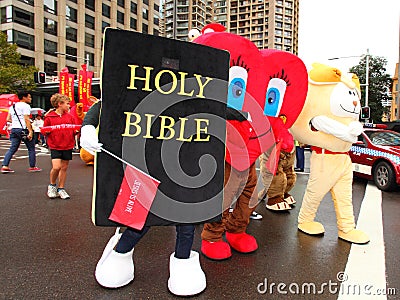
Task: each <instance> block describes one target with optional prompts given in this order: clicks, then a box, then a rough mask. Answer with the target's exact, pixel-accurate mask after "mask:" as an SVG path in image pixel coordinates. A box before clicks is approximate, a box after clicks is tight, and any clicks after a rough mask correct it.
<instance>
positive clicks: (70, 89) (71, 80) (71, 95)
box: [67, 74, 75, 107]
mask: <svg viewBox="0 0 400 300" xmlns="http://www.w3.org/2000/svg"><path fill="white" fill-rule="evenodd" d="M74 79H75V75H74V74H68V93H67V96H68V97H69V99H70V100H71V102H70V103H69V104H70V106H71V107H72V106H74V105H75V101H74Z"/></svg>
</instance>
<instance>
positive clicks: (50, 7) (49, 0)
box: [43, 0, 57, 15]
mask: <svg viewBox="0 0 400 300" xmlns="http://www.w3.org/2000/svg"><path fill="white" fill-rule="evenodd" d="M43 7H44V11H47V12H49V13H51V14H54V15H56V14H57V0H44V1H43Z"/></svg>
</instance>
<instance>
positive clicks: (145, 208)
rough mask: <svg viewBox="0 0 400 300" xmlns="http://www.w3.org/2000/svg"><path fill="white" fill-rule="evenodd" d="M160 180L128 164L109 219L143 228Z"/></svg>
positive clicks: (135, 227)
mask: <svg viewBox="0 0 400 300" xmlns="http://www.w3.org/2000/svg"><path fill="white" fill-rule="evenodd" d="M159 184H160V182H159V181H158V180H156V179H154V178H153V177H151V176H150V175H148V174H146V173H144V172H142V171H141V170H139V169H137V168H135V167H133V166H130V165H127V166H126V169H125V174H124V178H123V180H122V183H121V186H120V189H119V192H118V196H117V199H116V200H115V204H114V208H113V210H112V212H111V215H110V216H109V219H110V220H112V221H115V222H117V223H120V224H123V225H126V226H128V227H132V228H134V229H138V230H141V229H142V228H143V226H144V224H145V222H146V219H147V215H148V213H149V210H150V207H151V205H152V203H153V201H154V197H155V196H156V193H157V189H158V185H159Z"/></svg>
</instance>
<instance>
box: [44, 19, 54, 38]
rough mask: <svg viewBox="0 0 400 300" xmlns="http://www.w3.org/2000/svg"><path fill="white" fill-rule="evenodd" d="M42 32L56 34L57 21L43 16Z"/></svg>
mask: <svg viewBox="0 0 400 300" xmlns="http://www.w3.org/2000/svg"><path fill="white" fill-rule="evenodd" d="M44 32H46V33H50V34H52V35H57V22H56V21H54V20H51V19H47V18H44Z"/></svg>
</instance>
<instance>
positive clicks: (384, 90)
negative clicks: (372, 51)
mask: <svg viewBox="0 0 400 300" xmlns="http://www.w3.org/2000/svg"><path fill="white" fill-rule="evenodd" d="M366 64H367V61H366V56H364V57H362V58H361V59H360V62H359V63H358V65H357V66H354V67H352V68H350V72H352V73H355V74H357V76H358V77H359V78H360V82H361V84H362V86H361V95H362V99H361V103H362V106H365V90H366V88H365V85H363V84H365V82H366V80H365V78H366V76H365V75H366ZM386 65H387V60H386V59H385V58H383V57H380V56H372V55H370V56H369V63H368V70H369V72H368V73H369V76H368V78H369V80H368V106H369V107H370V111H371V119H372V121H373V122H374V123H381V122H382V116H383V115H384V113H388V111H389V109H388V108H387V107H384V106H383V105H382V102H386V101H390V99H391V98H392V97H391V92H390V88H391V86H392V78H391V77H390V75H389V74H386Z"/></svg>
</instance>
